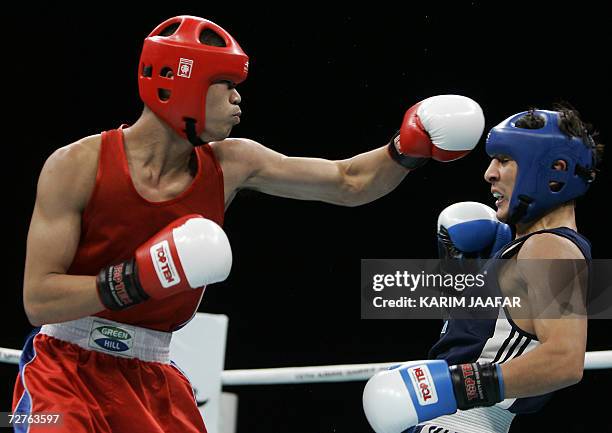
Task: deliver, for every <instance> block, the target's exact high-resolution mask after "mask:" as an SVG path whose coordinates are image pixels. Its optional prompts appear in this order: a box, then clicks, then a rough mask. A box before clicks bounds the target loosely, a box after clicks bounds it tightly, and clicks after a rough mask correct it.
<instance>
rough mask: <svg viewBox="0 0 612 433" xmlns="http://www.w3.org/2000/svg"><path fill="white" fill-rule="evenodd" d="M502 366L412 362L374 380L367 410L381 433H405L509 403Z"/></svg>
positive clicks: (365, 399) (366, 394)
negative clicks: (445, 417)
mask: <svg viewBox="0 0 612 433" xmlns="http://www.w3.org/2000/svg"><path fill="white" fill-rule="evenodd" d="M503 396H504V384H503V379H502V375H501V368H500V366H499V365H497V364H490V363H485V364H477V363H473V364H460V365H453V366H451V367H449V366H448V364H447V363H446V361H443V360H429V361H410V362H407V363H404V364H401V365H400V366H397V367H394V368H393V369H391V370H387V371H382V372H380V373H378V374H376V375H375V376H373V377H372V378H371V379H370V380H369V381H368V383H367V384H366V386H365V389H364V390H363V409H364V412H365V415H366V418H367V419H368V422H369V423H370V426H372V429H373V430H374V431H375V432H376V433H401V432H404V431H406V430H407V429H409V428H410V427H414V426H416V425H417V424H419V423H421V422H425V421H429V420H432V419H434V418H437V417H439V416H442V415H450V414H453V413H455V412H456V411H457V409H461V410H467V409H472V408H474V407H480V406H493V405H494V404H496V403H498V402H500V401H502V400H503Z"/></svg>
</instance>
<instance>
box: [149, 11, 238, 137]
mask: <svg viewBox="0 0 612 433" xmlns="http://www.w3.org/2000/svg"><path fill="white" fill-rule="evenodd" d="M205 31H212V32H214V33H216V34H217V35H218V36H219V37H220V38H221V39H223V41H224V42H225V46H224V47H215V46H211V45H206V44H204V43H202V42H201V35H202V34H203V32H205ZM248 68H249V58H248V56H247V55H246V54H245V53H244V51H242V48H240V46H239V45H238V42H236V40H235V39H234V38H233V37H232V36H231V35H230V34H229V33H228V32H227V31H225V30H224V29H222V28H221V27H220V26H218V25H217V24H215V23H213V22H211V21H208V20H205V19H203V18H198V17H192V16H178V17H174V18H170V19H168V20H166V21H164V22H163V23H161V24H160V25H159V26H157V27H156V28H155V30H153V31H152V32H151V34H150V35H149V36H148V37H147V38H146V39H145V41H144V46H143V48H142V54H141V56H140V70H139V73H138V88H139V91H140V97H141V99H142V100H143V102H144V103H145V104H146V105H147V106H148V107H149V108H150V109H151V110H152V111H153V112H154V113H155V114H156V115H157V116H159V117H160V118H161V119H163V120H164V121H165V122H167V123H168V124H169V125H170V126H171V127H172V128H173V129H174V130H175V131H176V132H177V133H178V134H179V135H181V136H182V137H185V138H189V139H190V141H191V142H192V143H193V140H192V138H193V134H195V135H196V136H199V135H200V134H201V133H202V132H203V131H204V128H205V125H206V113H205V108H206V94H207V92H208V87H209V86H210V85H211V84H212V83H213V82H215V81H219V80H228V81H231V82H233V83H240V82H242V81H244V80H245V79H246V77H247V73H248ZM189 123H191V124H192V126H191V128H195V130H192V131H190V132H191V134H188V132H187V130H186V129H187V128H188V126H187V125H188V124H189ZM190 136H191V138H190Z"/></svg>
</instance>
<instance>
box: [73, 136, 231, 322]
mask: <svg viewBox="0 0 612 433" xmlns="http://www.w3.org/2000/svg"><path fill="white" fill-rule="evenodd" d="M196 156H197V160H198V171H197V174H196V176H195V178H194V180H193V182H192V184H191V186H190V187H189V188H187V189H186V190H185V191H184V192H182V193H181V194H180V195H179V196H178V197H176V198H174V199H172V200H168V201H163V202H150V201H148V200H146V199H145V198H143V197H142V196H141V195H140V194H138V192H137V191H136V188H135V187H134V184H133V183H132V179H131V177H130V171H129V167H128V162H127V157H126V154H125V148H124V143H123V131H122V129H121V128H120V129H115V130H112V131H106V132H103V133H102V144H101V148H100V157H99V160H98V172H97V175H96V184H95V187H94V190H93V193H92V196H91V198H90V200H89V203H88V204H87V207H86V208H85V210H84V211H83V215H82V226H81V238H80V242H79V246H78V249H77V252H76V255H75V257H74V260H73V262H72V264H71V265H70V268H69V269H68V272H67V273H68V274H71V275H97V274H98V272H99V271H100V269H101V268H103V267H105V266H108V265H112V264H115V263H119V262H121V261H123V260H127V259H129V258H130V257H132V256H133V255H134V252H135V251H136V249H137V248H138V247H139V246H140V245H141V244H142V243H144V242H145V241H146V240H147V239H149V238H150V237H151V236H153V235H154V234H156V233H157V232H158V231H159V230H161V229H162V228H164V227H165V226H166V225H168V224H169V223H170V222H172V221H174V220H175V219H177V218H179V217H181V216H183V215H186V214H190V213H198V214H201V215H202V216H204V217H206V218H208V219H210V220H212V221H215V222H216V223H217V224H219V225H222V224H223V213H224V197H223V172H222V171H221V167H220V166H219V164H218V162H217V160H216V159H215V156H214V154H213V152H212V149H211V148H210V146H209V145H207V144H205V145H202V146H199V147H197V148H196ZM202 294H203V290H202V289H198V290H193V291H189V292H183V293H180V294H177V295H174V296H171V297H169V298H166V299H162V300H153V299H149V300H148V301H146V302H144V303H142V304H139V305H135V306H133V307H130V308H128V309H126V310H123V311H103V312H101V313H99V314H97V316H99V317H104V318H107V319H110V320H115V321H117V322H121V323H126V324H132V325H136V326H141V327H145V328H151V329H156V330H160V331H173V330H175V329H178V328H179V327H181V326H182V325H183V324H185V323H186V322H188V321H189V320H190V319H191V318H192V317H193V315H194V314H195V312H196V311H197V308H198V305H199V303H200V300H201V299H202Z"/></svg>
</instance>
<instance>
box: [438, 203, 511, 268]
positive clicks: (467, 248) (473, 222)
mask: <svg viewBox="0 0 612 433" xmlns="http://www.w3.org/2000/svg"><path fill="white" fill-rule="evenodd" d="M437 237H438V255H439V258H440V259H446V258H451V259H463V258H489V257H491V256H493V255H494V254H495V253H496V252H497V251H498V250H499V249H500V248H501V247H503V246H504V245H506V244H507V243H508V242H510V241H511V240H512V231H511V230H510V227H509V226H508V225H507V224H504V223H502V222H500V221H499V220H498V219H497V217H496V213H495V210H493V209H491V208H490V207H489V206H487V205H484V204H482V203H478V202H474V201H464V202H460V203H455V204H452V205H450V206H448V207H447V208H446V209H444V210H443V211H442V212H440V215H439V216H438V229H437Z"/></svg>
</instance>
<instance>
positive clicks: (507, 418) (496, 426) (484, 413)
mask: <svg viewBox="0 0 612 433" xmlns="http://www.w3.org/2000/svg"><path fill="white" fill-rule="evenodd" d="M513 419H514V414H513V413H512V412H509V411H507V410H506V409H502V408H500V407H498V406H490V407H476V408H474V409H470V410H458V411H457V412H455V413H454V414H452V415H445V416H441V417H439V418H436V419H432V420H431V421H429V422H427V423H425V424H423V425H424V426H429V425H431V424H433V425H435V426H436V427H443V428H445V429H449V430H451V431H454V432H459V433H508V431H509V430H510V425H511V424H512V420H513ZM425 431H427V430H425Z"/></svg>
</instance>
